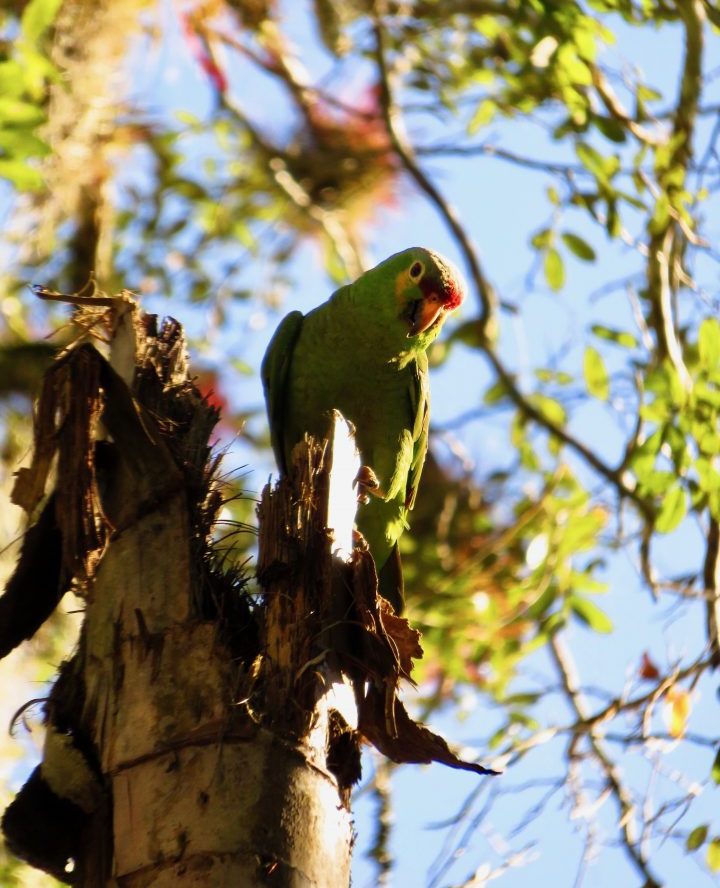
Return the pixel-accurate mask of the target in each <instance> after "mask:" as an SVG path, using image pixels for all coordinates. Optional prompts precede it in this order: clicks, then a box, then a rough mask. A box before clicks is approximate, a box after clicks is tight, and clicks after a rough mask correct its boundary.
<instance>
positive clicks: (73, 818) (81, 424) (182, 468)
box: [0, 290, 492, 888]
mask: <svg viewBox="0 0 720 888" xmlns="http://www.w3.org/2000/svg"><path fill="white" fill-rule="evenodd" d="M40 295H43V296H44V297H46V298H65V299H67V301H71V302H74V303H75V304H76V305H84V306H89V307H88V308H86V309H85V310H84V311H83V314H82V315H81V317H80V319H79V321H80V324H81V326H82V327H83V329H90V328H97V327H99V326H102V327H103V328H104V332H105V336H106V337H107V338H108V339H109V340H110V342H111V347H110V354H109V359H107V358H106V357H104V356H103V355H102V354H101V353H100V352H99V351H98V350H97V349H96V348H95V346H94V345H91V344H89V343H87V342H84V343H80V342H79V343H76V344H75V345H74V346H73V347H71V348H70V349H68V350H66V352H64V353H63V355H61V356H60V358H59V359H58V360H57V361H56V362H55V364H54V365H53V367H52V368H51V369H50V370H49V371H48V373H47V374H46V376H45V380H44V384H43V390H42V394H41V397H40V401H39V404H38V408H37V414H36V429H35V450H34V457H33V462H32V465H31V466H30V468H28V469H24V470H21V472H19V473H18V478H17V483H16V487H15V491H14V496H15V500H16V502H18V503H19V504H21V505H23V506H24V507H25V509H26V510H27V511H28V513H29V514H34V513H37V512H38V511H40V517H39V518H38V519H37V521H36V523H35V524H34V526H33V529H32V531H31V532H30V533H28V534H27V537H26V540H25V544H24V545H23V548H22V551H21V556H20V560H19V563H18V566H17V568H16V571H15V574H14V576H13V577H12V579H11V581H10V583H9V584H8V587H7V589H6V592H5V594H4V595H3V596H2V597H0V656H3V655H4V654H5V653H6V652H7V651H9V650H11V649H12V648H13V647H15V646H17V644H19V643H20V642H21V641H23V640H24V639H25V638H28V637H30V636H31V635H32V634H33V632H34V631H35V630H36V629H37V628H38V626H39V625H40V624H41V623H42V622H43V620H44V619H46V618H47V616H48V615H49V613H50V612H51V611H52V609H53V607H54V606H56V604H57V602H58V601H59V600H60V598H61V597H62V595H63V594H64V592H65V591H66V590H67V589H68V588H70V586H71V585H72V586H73V587H74V588H75V589H76V591H78V592H79V593H80V594H82V595H83V596H84V598H85V602H86V611H85V619H84V623H83V627H82V630H81V634H80V639H79V642H78V647H77V651H76V653H75V655H74V656H73V657H72V658H71V659H70V660H69V661H68V662H66V663H64V664H62V666H61V668H60V672H59V676H58V679H57V681H56V682H55V685H54V687H53V689H52V691H51V693H50V696H49V698H48V700H47V702H46V705H45V712H46V722H47V740H46V745H45V753H44V758H43V762H42V764H41V765H40V766H39V767H38V768H37V769H36V771H35V772H34V773H33V774H32V775H31V777H30V779H29V780H28V782H27V784H26V785H25V787H23V789H22V790H21V792H20V793H19V794H18V796H17V798H16V800H15V801H14V802H13V803H12V804H11V805H10V807H9V808H8V809H7V811H6V812H5V814H4V816H3V821H2V827H3V832H4V834H5V838H6V841H7V843H8V845H9V847H10V849H11V850H13V851H14V852H15V853H16V854H18V855H19V856H20V857H23V858H24V859H26V860H28V861H29V862H30V863H32V864H33V865H34V866H37V867H40V868H42V869H44V870H46V871H47V872H50V873H52V874H53V875H55V876H56V877H57V878H60V879H63V880H64V881H66V882H70V883H72V884H76V885H81V886H86V888H99V886H103V885H106V886H122V888H141V886H142V888H144V886H149V885H153V886H160V888H162V886H197V888H200V886H203V888H213V886H218V888H219V886H227V885H242V886H249V888H251V886H255V885H258V886H260V885H276V886H288V888H289V886H293V888H295V886H308V888H341V886H343V885H348V884H349V880H350V852H351V846H352V829H351V819H350V810H349V802H350V792H351V788H352V786H353V785H354V783H355V782H356V781H357V780H358V779H359V776H360V751H359V750H360V744H361V741H362V740H365V741H368V742H370V743H372V744H373V745H375V747H376V748H377V749H378V750H380V751H381V752H383V753H384V754H385V755H386V756H387V757H388V758H390V759H392V760H393V761H396V762H423V763H424V762H430V761H439V762H442V763H444V764H446V765H449V766H450V767H454V768H463V769H466V770H470V771H474V772H476V773H479V774H486V773H492V772H488V771H487V770H486V769H485V768H483V767H482V766H481V765H479V764H475V763H467V762H463V761H461V760H459V759H458V758H457V757H456V756H455V755H454V754H453V753H452V752H451V751H450V749H449V748H448V747H447V744H445V742H444V741H443V740H442V739H441V738H439V737H437V736H436V735H434V734H432V733H431V732H430V731H428V730H427V729H426V728H424V727H422V726H421V725H418V724H416V723H415V722H414V721H412V719H411V718H410V717H409V715H408V714H407V712H406V711H405V709H404V707H403V706H402V704H401V703H400V701H399V699H398V696H397V691H398V684H399V681H400V678H406V679H408V680H411V670H412V660H413V658H415V659H416V658H418V657H420V656H421V655H422V649H421V648H420V645H419V634H418V633H417V632H416V631H414V630H413V629H411V628H410V626H409V625H408V623H407V620H405V619H403V618H401V617H398V616H397V615H395V614H394V612H393V610H392V607H391V606H390V605H389V604H388V603H387V602H385V601H383V600H382V599H380V598H379V597H378V594H377V576H376V573H375V568H374V564H373V560H372V557H371V556H370V554H369V552H368V551H367V548H366V547H365V546H364V545H362V543H360V544H359V545H356V546H355V547H353V540H352V525H353V517H354V512H355V492H354V489H353V480H354V478H355V476H356V475H357V468H358V460H357V457H356V455H354V447H353V446H352V444H351V440H350V439H349V437H348V430H347V426H346V425H345V424H344V421H343V420H342V419H341V418H340V417H339V416H336V417H334V421H333V427H332V428H333V432H332V433H331V434H330V436H329V440H328V442H325V443H317V442H314V441H312V440H306V441H305V442H303V443H301V444H300V445H298V447H297V448H296V450H295V452H294V454H293V461H292V467H291V470H290V473H289V477H287V478H281V479H280V481H279V482H278V483H277V484H276V485H275V486H274V487H273V486H271V485H268V486H267V487H266V489H265V490H264V491H263V496H262V500H261V503H260V505H259V508H258V516H259V525H260V550H259V556H258V570H257V574H258V580H259V581H260V584H261V586H262V590H263V595H262V598H261V599H260V600H258V599H257V597H251V596H250V595H249V594H248V592H247V589H246V588H245V583H244V581H243V578H242V577H240V576H238V574H237V572H236V571H232V570H230V571H229V572H228V571H226V570H224V569H222V568H221V567H220V566H219V564H218V559H216V558H215V557H214V555H213V543H212V530H213V525H214V521H215V517H216V514H217V511H218V509H219V507H220V505H221V504H222V494H221V491H220V489H219V487H218V484H217V481H216V470H217V465H218V462H219V460H218V459H216V458H214V457H213V456H212V453H211V449H210V446H209V443H208V441H209V437H210V434H211V432H212V429H213V427H214V425H215V423H216V421H217V418H218V417H217V413H216V411H215V410H214V408H212V407H211V406H210V405H209V404H208V403H207V402H206V401H205V400H203V399H202V398H201V397H200V395H199V394H198V392H197V390H196V389H195V387H194V386H193V384H192V381H191V379H190V378H189V375H188V367H187V359H186V353H185V345H184V340H183V336H182V330H181V328H180V326H179V325H178V324H177V323H176V322H174V321H166V322H164V323H163V325H161V326H160V327H158V325H157V319H156V318H154V317H153V316H148V315H144V314H142V313H141V312H139V310H138V309H137V306H136V305H135V303H134V301H133V300H132V299H131V298H129V297H128V296H127V294H121V295H120V296H119V297H113V298H109V297H105V296H101V297H100V298H98V296H97V295H96V294H94V293H92V294H91V293H88V294H77V295H75V296H73V297H62V296H61V294H54V293H51V292H50V291H46V290H41V292H40ZM341 452H343V453H345V454H346V456H347V454H348V453H349V458H343V459H342V460H341V459H340V453H341ZM341 463H342V465H341ZM53 464H55V465H56V470H55V486H54V490H53V492H52V494H51V495H50V496H49V497H48V498H47V499H46V500H45V504H44V506H42V507H41V506H40V503H41V501H42V500H43V496H44V492H45V488H46V485H47V481H48V477H49V472H50V468H51V466H52V465H53ZM329 528H333V530H329ZM343 528H344V529H343ZM46 553H47V557H45V555H46Z"/></svg>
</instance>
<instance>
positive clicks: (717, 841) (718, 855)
mask: <svg viewBox="0 0 720 888" xmlns="http://www.w3.org/2000/svg"><path fill="white" fill-rule="evenodd" d="M705 860H706V862H707V865H708V867H709V868H710V869H711V870H712V871H713V872H714V873H717V872H719V871H720V838H718V837H717V836H716V837H715V838H714V839H713V840H712V842H710V844H709V845H708V849H707V852H706V856H705Z"/></svg>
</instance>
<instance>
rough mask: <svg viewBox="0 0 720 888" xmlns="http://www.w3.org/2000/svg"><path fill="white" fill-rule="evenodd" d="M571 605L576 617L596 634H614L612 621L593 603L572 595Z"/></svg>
mask: <svg viewBox="0 0 720 888" xmlns="http://www.w3.org/2000/svg"><path fill="white" fill-rule="evenodd" d="M569 604H570V609H571V610H572V612H573V613H574V614H575V616H576V617H577V618H578V619H579V620H580V621H581V622H583V623H585V625H586V626H588V627H589V628H590V629H592V630H593V631H594V632H602V633H603V634H607V633H608V632H612V630H613V624H612V620H611V619H610V617H608V615H607V614H606V613H605V611H604V610H602V609H601V608H599V607H598V606H597V605H596V604H595V603H594V602H593V601H590V600H589V599H588V598H581V597H580V596H579V595H572V596H571V597H570V599H569Z"/></svg>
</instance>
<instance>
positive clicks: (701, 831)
mask: <svg viewBox="0 0 720 888" xmlns="http://www.w3.org/2000/svg"><path fill="white" fill-rule="evenodd" d="M708 829H709V827H708V825H707V823H703V824H702V826H696V827H695V829H694V830H692V832H691V833H690V835H689V836H688V837H687V839H685V848H686V849H687V850H688V851H697V849H698V848H699V847H700V846H701V845H702V844H704V843H705V839H706V838H707V834H708Z"/></svg>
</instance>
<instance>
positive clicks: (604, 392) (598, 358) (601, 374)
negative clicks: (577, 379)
mask: <svg viewBox="0 0 720 888" xmlns="http://www.w3.org/2000/svg"><path fill="white" fill-rule="evenodd" d="M583 375H584V377H585V385H586V386H587V390H588V392H589V393H590V394H591V395H592V396H593V397H594V398H598V399H599V400H600V401H607V399H608V397H609V396H610V377H609V376H608V372H607V369H606V367H605V362H604V361H603V359H602V355H601V354H600V352H599V351H598V350H597V349H595V348H593V347H592V346H591V345H589V346H588V347H587V348H586V349H585V354H584V355H583Z"/></svg>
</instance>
